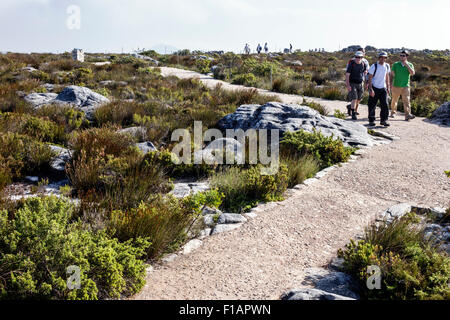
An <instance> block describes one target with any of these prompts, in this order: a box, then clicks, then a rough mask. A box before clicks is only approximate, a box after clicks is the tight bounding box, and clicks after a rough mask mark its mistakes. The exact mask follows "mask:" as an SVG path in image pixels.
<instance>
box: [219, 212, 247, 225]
mask: <svg viewBox="0 0 450 320" xmlns="http://www.w3.org/2000/svg"><path fill="white" fill-rule="evenodd" d="M246 221H247V219H246V218H245V217H244V216H243V215H241V214H239V213H222V214H221V215H220V216H219V219H218V220H217V223H218V224H230V223H244V222H246Z"/></svg>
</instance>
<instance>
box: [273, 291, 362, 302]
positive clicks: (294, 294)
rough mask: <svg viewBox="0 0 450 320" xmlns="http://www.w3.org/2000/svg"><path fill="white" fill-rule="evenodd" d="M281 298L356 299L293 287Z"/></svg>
mask: <svg viewBox="0 0 450 320" xmlns="http://www.w3.org/2000/svg"><path fill="white" fill-rule="evenodd" d="M281 300H356V299H354V298H350V297H345V296H341V295H339V294H335V293H331V292H326V291H323V290H319V289H310V288H304V289H294V290H291V291H289V292H287V293H285V294H283V295H282V296H281Z"/></svg>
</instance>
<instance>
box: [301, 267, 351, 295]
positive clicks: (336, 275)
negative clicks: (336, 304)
mask: <svg viewBox="0 0 450 320" xmlns="http://www.w3.org/2000/svg"><path fill="white" fill-rule="evenodd" d="M302 284H303V285H313V286H314V287H315V288H316V289H320V290H323V291H326V292H330V293H334V294H338V295H341V296H345V297H349V298H353V299H359V294H357V293H356V292H354V291H356V290H357V289H358V284H357V282H356V280H355V279H353V278H352V277H351V276H350V275H348V274H346V273H343V272H335V271H329V270H327V269H323V268H309V269H306V270H305V278H304V280H303V283H302Z"/></svg>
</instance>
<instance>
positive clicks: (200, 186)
mask: <svg viewBox="0 0 450 320" xmlns="http://www.w3.org/2000/svg"><path fill="white" fill-rule="evenodd" d="M208 189H209V184H208V183H207V182H193V183H186V182H178V183H174V189H173V190H172V191H171V192H170V194H173V195H174V196H175V197H176V198H184V197H187V196H188V195H190V194H196V193H197V192H202V191H206V190H208Z"/></svg>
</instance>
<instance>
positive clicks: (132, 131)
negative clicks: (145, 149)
mask: <svg viewBox="0 0 450 320" xmlns="http://www.w3.org/2000/svg"><path fill="white" fill-rule="evenodd" d="M117 132H118V133H123V134H129V135H130V136H132V137H133V138H136V139H138V140H139V141H143V140H145V139H146V138H147V129H146V128H145V127H130V128H125V129H120V130H118V131H117Z"/></svg>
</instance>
